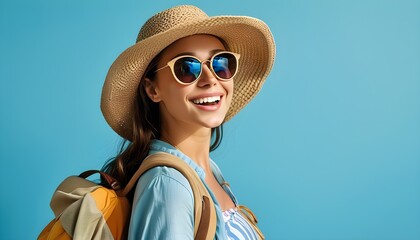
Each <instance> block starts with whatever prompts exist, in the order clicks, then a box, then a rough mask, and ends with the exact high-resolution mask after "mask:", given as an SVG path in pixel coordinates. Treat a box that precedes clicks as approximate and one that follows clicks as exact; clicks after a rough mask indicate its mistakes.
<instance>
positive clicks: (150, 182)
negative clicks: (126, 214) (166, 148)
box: [128, 167, 194, 240]
mask: <svg viewBox="0 0 420 240" xmlns="http://www.w3.org/2000/svg"><path fill="white" fill-rule="evenodd" d="M128 239H136V240H139V239H145V240H158V239H174V240H177V239H179V240H188V239H191V240H192V239H194V197H193V195H192V190H191V187H190V185H189V183H188V181H187V180H186V179H185V177H184V176H182V174H181V173H179V172H178V171H176V170H174V169H171V168H167V167H157V168H153V169H151V170H149V171H148V172H146V173H145V174H144V175H143V176H142V177H141V178H140V180H139V183H138V184H137V187H136V193H135V196H134V199H133V209H132V216H131V221H130V228H129V236H128Z"/></svg>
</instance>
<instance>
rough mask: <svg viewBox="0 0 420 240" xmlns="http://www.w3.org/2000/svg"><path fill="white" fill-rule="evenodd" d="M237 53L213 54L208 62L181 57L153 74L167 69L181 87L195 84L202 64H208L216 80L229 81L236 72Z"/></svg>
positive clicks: (201, 70)
mask: <svg viewBox="0 0 420 240" xmlns="http://www.w3.org/2000/svg"><path fill="white" fill-rule="evenodd" d="M239 57H240V55H239V54H238V53H233V52H228V51H222V52H218V53H216V54H214V55H213V56H212V57H211V59H210V60H205V61H200V59H198V58H197V57H194V56H191V55H183V56H179V57H176V58H174V59H172V60H171V61H169V62H168V63H167V64H166V65H165V66H164V67H161V68H159V69H157V70H156V71H155V72H157V71H160V70H162V69H164V68H166V67H169V68H170V69H171V71H172V74H173V75H174V77H175V79H176V80H177V81H178V82H179V83H180V84H182V85H189V84H193V83H194V82H196V81H197V80H198V79H199V78H200V76H201V73H202V72H203V64H204V63H205V62H210V69H211V71H212V72H213V73H214V75H215V76H216V78H217V79H219V80H221V81H228V80H231V79H232V78H233V77H234V76H235V75H236V73H237V72H238V60H239Z"/></svg>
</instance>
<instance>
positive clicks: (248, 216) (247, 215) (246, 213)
mask: <svg viewBox="0 0 420 240" xmlns="http://www.w3.org/2000/svg"><path fill="white" fill-rule="evenodd" d="M237 209H238V210H239V211H238V212H239V213H240V214H241V215H242V216H245V218H246V219H247V220H248V222H249V223H250V224H251V226H252V227H253V228H254V230H255V231H256V232H257V233H258V235H259V237H260V239H261V240H264V239H265V237H264V234H263V233H262V232H261V230H260V229H259V228H258V226H257V223H258V220H257V217H256V216H255V214H254V213H253V212H252V211H251V209H249V208H248V207H246V206H244V205H238V206H237Z"/></svg>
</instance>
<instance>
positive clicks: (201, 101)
mask: <svg viewBox="0 0 420 240" xmlns="http://www.w3.org/2000/svg"><path fill="white" fill-rule="evenodd" d="M220 98H221V97H220V96H214V97H206V98H197V99H194V100H191V102H193V103H194V104H196V105H217V104H218V103H219V102H220Z"/></svg>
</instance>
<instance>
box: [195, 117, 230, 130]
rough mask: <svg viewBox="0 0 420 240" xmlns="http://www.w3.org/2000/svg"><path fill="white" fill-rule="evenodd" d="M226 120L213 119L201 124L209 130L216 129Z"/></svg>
mask: <svg viewBox="0 0 420 240" xmlns="http://www.w3.org/2000/svg"><path fill="white" fill-rule="evenodd" d="M224 119H225V118H224V117H222V118H213V119H205V120H203V121H202V122H201V124H202V125H203V127H207V128H215V127H218V126H220V125H221V124H222V123H223V120H224Z"/></svg>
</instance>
